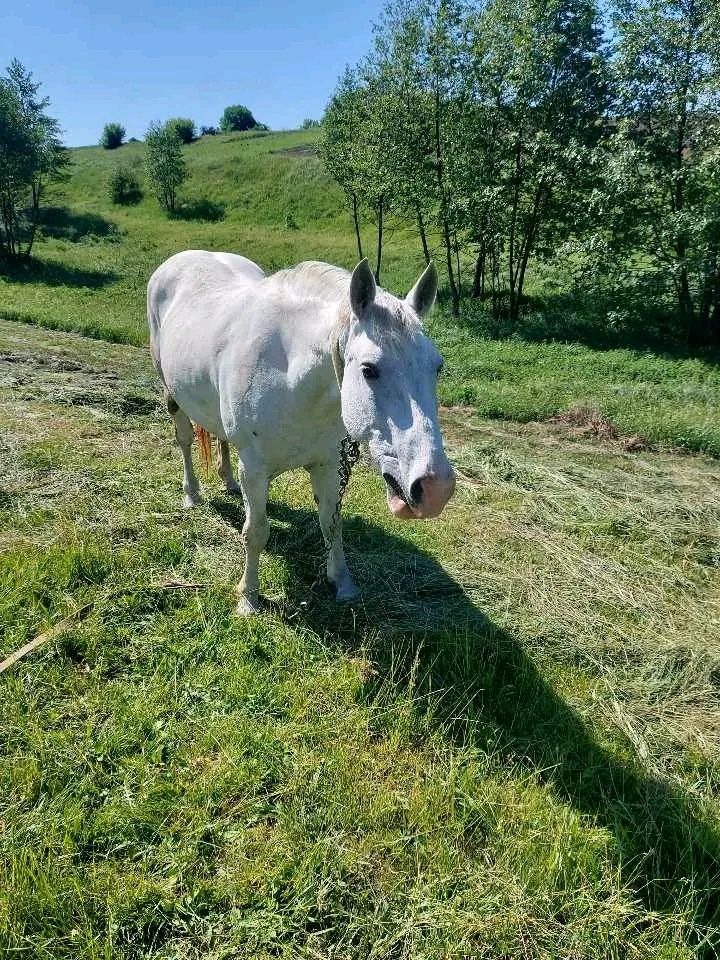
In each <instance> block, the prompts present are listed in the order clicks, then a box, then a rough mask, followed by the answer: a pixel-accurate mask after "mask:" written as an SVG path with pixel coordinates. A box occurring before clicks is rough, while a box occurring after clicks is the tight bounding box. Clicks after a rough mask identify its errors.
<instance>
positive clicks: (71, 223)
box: [0, 131, 720, 456]
mask: <svg viewBox="0 0 720 960" xmlns="http://www.w3.org/2000/svg"><path fill="white" fill-rule="evenodd" d="M315 138H316V133H315V132H313V131H305V132H290V133H273V134H268V135H265V136H258V135H257V134H235V135H229V136H224V135H219V136H215V137H205V138H203V139H201V140H199V141H197V142H196V143H194V144H191V145H190V146H188V147H186V148H185V153H186V157H187V162H188V167H189V170H190V173H191V177H190V180H189V181H188V183H187V185H186V186H185V187H184V188H183V191H182V200H183V205H182V207H181V209H180V211H179V216H178V217H177V218H175V219H169V218H168V217H167V216H166V215H165V214H164V212H163V211H162V210H161V208H160V207H159V205H158V203H157V202H156V201H155V199H154V198H153V197H152V196H149V195H146V196H145V198H144V199H143V201H142V202H141V203H140V204H139V205H138V206H135V207H127V208H123V207H118V206H114V205H113V204H112V203H111V202H110V199H109V195H108V186H107V184H108V178H109V175H110V172H111V170H112V169H113V167H114V166H115V165H116V164H118V163H120V162H122V163H126V164H128V165H135V166H137V167H138V169H139V171H140V172H142V170H141V167H142V151H143V146H142V144H126V145H125V146H123V147H121V148H120V149H119V150H115V151H107V150H103V149H102V148H100V147H85V148H81V149H78V150H73V151H72V159H73V165H72V168H71V175H70V179H69V180H68V182H67V183H65V184H63V185H61V186H60V187H56V188H54V191H53V195H52V197H51V199H50V202H51V204H52V206H51V209H50V210H49V211H48V213H47V215H46V221H47V222H46V226H45V239H43V240H42V242H41V243H39V244H38V247H37V250H36V253H37V259H36V261H34V262H33V263H32V264H31V265H29V266H27V267H21V268H18V269H16V270H14V271H10V272H9V273H8V272H7V271H5V272H4V273H3V271H2V270H0V316H5V317H9V318H13V319H20V320H26V321H28V322H30V323H37V324H41V325H43V326H46V327H51V328H55V329H63V330H76V331H80V332H82V333H85V334H89V335H91V336H95V337H100V338H103V339H109V340H115V341H119V342H124V343H131V344H142V343H144V342H145V341H146V338H147V331H146V322H145V286H146V283H147V279H148V277H149V276H150V274H151V273H152V271H153V270H154V269H155V267H156V266H157V265H158V264H159V263H161V262H162V261H163V260H164V259H165V258H166V257H168V256H169V255H170V254H172V253H175V252H177V251H178V250H183V249H188V248H193V247H195V248H197V247H201V248H207V249H211V250H212V249H216V250H217V249H221V250H233V251H236V252H238V253H243V254H245V255H246V256H249V257H251V258H252V259H254V260H256V261H257V262H259V263H260V264H261V265H262V266H263V267H264V268H265V269H266V270H274V269H277V268H279V267H282V266H287V265H289V264H292V263H296V262H298V261H299V260H303V259H321V260H328V261H330V262H333V263H338V264H342V265H344V266H347V267H352V266H353V265H354V263H355V261H356V256H357V255H356V249H355V242H354V237H353V232H352V228H351V222H350V218H349V214H348V212H347V210H346V209H345V206H344V204H343V198H342V196H341V194H340V191H339V190H338V188H337V186H336V185H335V184H333V183H332V181H331V180H329V178H328V177H327V175H326V174H325V172H324V171H323V168H322V165H321V164H320V161H319V160H318V159H317V158H316V157H315V156H314V152H313V144H314V141H315ZM365 242H366V248H367V251H368V252H369V253H372V244H373V233H372V229H371V228H370V226H368V227H367V229H366V230H365ZM421 266H422V256H421V251H420V246H419V242H418V241H417V239H416V237H414V236H413V235H412V233H408V231H407V230H405V229H400V228H393V227H392V226H391V227H390V229H389V230H388V238H387V242H386V253H385V266H384V271H383V282H384V284H385V285H386V286H388V287H389V288H390V289H393V290H395V291H397V292H400V291H402V290H405V289H408V288H409V286H410V284H411V283H412V282H413V281H414V279H415V277H416V276H417V274H418V272H419V271H420V269H421ZM561 279H562V278H560V280H561ZM547 311H549V313H551V314H552V316H548V315H547ZM545 320H547V321H548V326H549V327H550V328H551V329H552V331H553V333H554V334H555V336H556V337H558V338H559V339H560V340H561V341H562V340H563V339H566V338H567V339H568V340H569V341H570V342H569V343H563V342H542V341H543V337H544V333H543V325H542V324H543V323H544V322H545ZM541 321H542V322H541V324H540V326H539V327H538V326H537V324H536V325H535V327H532V325H526V327H525V328H523V330H520V331H518V332H516V333H515V334H514V336H513V337H512V338H511V339H500V340H497V339H486V338H483V337H481V336H480V335H479V327H478V324H477V322H476V320H475V319H473V317H472V315H468V316H465V317H463V318H462V319H461V320H460V321H455V320H452V318H450V317H449V315H448V314H447V312H446V311H445V310H444V308H443V307H442V305H441V307H440V309H439V310H438V311H436V314H435V316H434V318H433V320H432V321H431V324H430V326H431V330H432V332H433V334H434V335H435V337H436V338H437V340H438V341H439V343H440V345H441V347H442V348H443V350H444V352H445V354H446V360H447V365H446V375H445V377H444V379H443V381H442V384H441V395H442V399H443V400H444V402H445V403H446V404H448V405H465V406H471V407H472V408H473V409H474V410H475V411H476V412H477V413H478V414H479V415H481V416H486V417H494V418H504V419H509V420H517V421H520V422H529V421H532V420H546V419H548V418H551V417H554V416H558V415H565V414H567V412H568V411H571V416H573V417H574V416H576V415H577V414H576V412H575V411H576V410H577V409H578V408H579V409H581V410H590V411H598V412H599V413H600V414H601V415H602V416H603V417H604V418H606V419H609V420H610V421H612V422H613V423H614V424H615V426H616V428H617V430H618V431H619V432H620V433H622V434H624V435H627V436H635V435H640V436H642V437H643V438H645V439H647V440H648V441H650V442H654V443H661V444H668V445H671V446H676V447H682V448H685V449H690V450H702V451H707V452H709V453H712V454H713V455H716V456H720V403H718V398H719V397H720V373H719V372H718V362H717V361H718V357H717V355H716V354H709V353H705V354H697V355H695V356H692V355H689V354H686V353H685V352H684V351H682V350H679V351H678V350H675V351H674V352H667V350H662V351H660V352H657V351H653V350H650V349H642V348H641V349H638V348H634V349H629V348H626V347H615V348H613V349H609V348H608V346H609V344H608V343H605V344H603V345H602V346H601V347H598V346H593V345H591V343H589V342H587V340H588V338H586V337H584V336H581V335H578V332H577V323H576V321H577V316H576V314H572V313H568V308H567V305H565V306H564V307H563V308H562V309H560V308H555V309H554V310H553V308H546V315H545V316H544V318H543V317H541ZM603 322H604V321H603ZM573 338H574V339H573ZM592 339H593V337H590V340H592Z"/></svg>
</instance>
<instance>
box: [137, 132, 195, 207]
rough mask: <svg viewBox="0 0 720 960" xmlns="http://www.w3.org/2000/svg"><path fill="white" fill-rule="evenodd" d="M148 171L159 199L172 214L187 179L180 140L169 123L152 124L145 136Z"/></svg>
mask: <svg viewBox="0 0 720 960" xmlns="http://www.w3.org/2000/svg"><path fill="white" fill-rule="evenodd" d="M145 145H146V146H145V167H146V169H147V175H148V180H149V181H150V183H151V184H152V188H153V190H154V192H155V196H156V197H157V198H158V200H159V201H160V203H161V204H162V205H163V206H164V207H165V209H166V210H167V211H168V212H169V213H172V212H173V211H174V210H175V203H176V200H177V188H178V187H179V186H180V185H181V184H182V183H184V182H185V180H186V179H187V175H188V173H187V168H186V167H185V158H184V157H183V155H182V142H181V140H180V137H179V136H178V135H177V134H176V133H175V131H174V130H173V129H172V128H171V127H170V126H169V125H168V124H167V123H152V124H150V126H149V127H148V132H147V134H146V135H145Z"/></svg>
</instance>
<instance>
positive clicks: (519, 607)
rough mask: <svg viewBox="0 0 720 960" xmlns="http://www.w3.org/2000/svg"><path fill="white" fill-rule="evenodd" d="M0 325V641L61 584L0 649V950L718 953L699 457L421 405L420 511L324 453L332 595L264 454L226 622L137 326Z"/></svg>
mask: <svg viewBox="0 0 720 960" xmlns="http://www.w3.org/2000/svg"><path fill="white" fill-rule="evenodd" d="M0 353H1V355H2V361H0V437H1V438H2V444H3V455H2V459H1V460H0V489H1V490H2V499H1V502H0V543H1V544H2V555H1V558H0V565H1V566H2V572H1V573H0V584H1V585H2V586H1V588H0V624H2V633H0V657H1V656H2V655H4V654H6V653H9V652H10V651H12V650H14V649H16V648H18V647H19V646H20V645H21V644H23V643H24V642H25V641H27V640H28V639H29V638H32V637H33V636H35V635H36V634H37V633H38V632H39V631H41V630H43V629H45V628H47V627H48V626H50V625H52V624H54V623H57V622H59V621H60V620H62V618H63V617H65V616H66V615H67V614H68V613H69V612H71V611H73V610H75V609H78V608H79V607H80V606H82V605H83V604H86V603H91V604H92V607H91V610H90V612H89V614H88V615H87V616H86V617H85V618H84V619H82V620H81V621H80V622H78V623H77V624H75V625H74V626H73V627H71V628H70V629H68V630H66V631H65V632H64V633H63V634H62V635H61V636H59V637H57V638H56V639H53V640H51V641H49V642H48V643H47V644H46V645H45V646H44V647H42V648H41V649H40V650H38V651H36V652H35V653H33V654H31V655H29V656H28V657H27V658H26V659H24V660H22V661H21V662H20V663H18V664H17V665H16V666H15V667H13V668H12V669H11V670H10V671H8V672H7V673H5V674H3V676H2V677H1V678H0V686H1V688H2V692H1V693H0V953H1V954H2V955H3V956H8V957H28V958H30V957H32V958H46V960H50V958H52V960H60V958H68V960H69V958H72V960H76V958H82V960H89V958H93V960H94V958H110V957H112V958H122V960H131V958H132V960H135V958H158V960H159V958H163V960H166V958H183V960H184V958H200V957H202V958H203V960H220V958H228V957H248V958H250V957H252V958H270V957H278V956H280V957H306V958H327V960H330V958H338V957H342V958H353V960H354V958H358V960H366V958H369V957H372V958H387V960H391V958H392V960H395V958H400V957H407V958H413V960H415V958H423V960H425V958H427V960H441V958H442V960H445V958H458V960H459V958H461V957H473V958H475V957H478V958H482V957H487V958H493V960H494V958H498V957H508V958H514V957H537V958H541V957H542V958H546V957H557V958H568V957H573V958H598V960H601V958H602V960H606V958H610V957H617V958H626V957H633V958H658V960H659V958H663V960H667V958H690V957H695V956H706V957H711V956H715V955H716V950H717V949H718V948H719V946H720V944H719V941H718V929H719V924H720V906H719V904H720V899H719V898H720V875H719V874H720V868H719V866H718V864H719V863H720V804H719V803H718V797H719V796H720V791H719V788H720V723H719V716H718V708H717V684H718V670H719V669H720V631H719V630H718V627H719V625H720V593H719V591H718V581H717V569H718V564H720V542H719V540H718V537H717V536H716V534H717V530H718V522H719V521H720V504H719V503H718V499H717V489H718V482H720V470H719V469H718V466H717V463H716V462H714V461H712V460H710V459H703V458H701V457H692V456H683V457H678V456H676V455H673V454H672V453H669V452H646V453H643V454H639V455H638V454H632V455H630V454H627V453H625V452H624V451H623V449H622V445H621V443H620V442H619V441H615V440H608V441H601V440H600V439H598V438H596V437H593V436H591V435H586V434H584V433H583V432H582V431H578V430H572V429H570V428H568V427H567V426H565V425H563V424H557V425H552V426H543V425H539V424H529V425H513V424H510V423H507V422H503V421H495V422H492V421H485V420H481V419H480V418H478V417H477V416H476V415H475V414H474V413H473V412H472V411H468V410H463V409H457V410H454V411H450V412H448V413H447V414H446V415H445V419H444V426H445V432H446V435H447V439H448V447H449V451H450V454H451V457H452V459H453V460H454V462H455V463H456V464H457V466H458V469H459V471H460V477H461V483H460V488H459V490H458V494H457V496H456V498H455V499H454V500H453V502H452V504H451V506H450V508H449V509H448V511H446V513H445V514H444V516H443V519H442V521H440V522H437V523H427V524H399V523H397V522H396V521H393V520H392V518H391V517H390V516H389V514H387V512H386V511H385V510H384V509H383V508H382V506H381V505H382V500H383V492H382V489H381V487H382V483H381V481H380V480H379V479H378V478H377V477H375V476H374V475H373V474H371V473H369V472H368V471H367V470H365V469H363V468H359V469H358V471H357V473H356V474H355V476H354V478H353V480H352V482H351V485H350V488H349V491H348V500H347V505H346V510H345V513H346V523H347V528H346V540H347V545H348V552H349V561H350V564H351V566H352V568H353V570H354V572H355V575H356V579H357V580H358V582H359V585H360V587H361V590H362V595H363V597H362V602H361V603H359V604H358V605H357V606H356V607H355V608H354V609H349V608H347V607H338V606H336V605H335V604H334V603H333V602H332V601H330V600H329V599H328V597H327V596H326V595H325V594H323V593H322V592H321V593H320V594H318V595H317V596H316V597H315V598H314V599H313V600H312V601H311V602H310V604H309V605H307V606H301V605H300V604H301V601H302V600H306V599H307V590H308V587H309V585H310V584H311V583H312V581H313V580H314V577H315V571H316V566H317V562H318V560H319V558H320V556H321V552H322V548H321V542H320V537H319V532H318V530H317V525H316V521H315V517H314V507H313V504H312V498H311V491H310V488H309V484H308V482H307V481H306V479H305V477H304V475H302V474H289V475H286V476H284V477H281V478H280V479H278V480H277V481H276V482H275V483H274V484H273V488H272V491H271V506H270V516H271V528H272V532H271V539H270V543H269V552H268V554H267V555H266V557H265V559H264V560H263V563H262V567H261V583H262V590H263V593H264V595H265V596H266V598H267V611H266V613H265V614H264V615H263V617H261V618H254V619H251V620H238V619H237V618H235V617H234V616H233V607H234V594H233V586H234V584H235V582H236V580H237V578H238V576H239V571H240V565H241V561H242V548H241V545H240V535H239V530H240V526H241V523H242V511H241V509H239V508H238V505H237V502H236V501H235V500H233V499H231V498H228V497H227V496H226V495H224V494H222V493H220V492H219V491H220V487H219V484H218V483H217V482H216V481H215V479H213V478H210V479H208V480H207V481H206V484H205V486H206V490H207V497H208V499H207V500H206V503H205V505H204V506H202V507H201V508H199V509H198V510H196V511H192V512H189V513H188V512H184V511H181V510H180V509H179V504H180V465H179V457H178V455H177V453H176V452H175V451H173V449H172V446H171V444H170V435H171V430H170V424H169V421H168V419H167V417H166V416H164V415H163V414H162V410H161V408H160V405H159V403H157V399H156V398H157V390H156V385H155V382H154V377H153V375H152V373H151V371H150V365H149V361H148V357H147V353H146V351H145V350H144V349H138V348H134V347H132V346H124V345H113V344H103V343H100V342H97V341H92V340H88V339H85V338H81V337H75V336H72V335H68V334H62V333H52V332H48V331H44V330H41V329H39V328H33V327H29V326H23V325H19V324H16V323H0ZM178 580H180V581H185V582H189V583H193V584H197V585H198V589H191V590H176V589H171V588H170V587H169V586H168V584H171V583H172V582H175V581H178Z"/></svg>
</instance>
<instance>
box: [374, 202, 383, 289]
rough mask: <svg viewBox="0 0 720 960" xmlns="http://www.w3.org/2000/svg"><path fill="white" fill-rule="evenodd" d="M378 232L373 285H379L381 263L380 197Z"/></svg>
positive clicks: (381, 210) (381, 223) (381, 205)
mask: <svg viewBox="0 0 720 960" xmlns="http://www.w3.org/2000/svg"><path fill="white" fill-rule="evenodd" d="M377 218H378V232H377V263H376V266H375V283H378V284H379V283H380V264H381V263H382V245H383V198H382V197H380V203H379V204H378V214H377Z"/></svg>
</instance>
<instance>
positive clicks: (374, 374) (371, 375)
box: [361, 363, 380, 380]
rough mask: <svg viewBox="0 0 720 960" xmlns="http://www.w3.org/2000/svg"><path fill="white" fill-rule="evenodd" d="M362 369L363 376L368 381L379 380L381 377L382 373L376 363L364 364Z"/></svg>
mask: <svg viewBox="0 0 720 960" xmlns="http://www.w3.org/2000/svg"><path fill="white" fill-rule="evenodd" d="M361 369H362V375H363V376H364V377H365V379H366V380H377V378H378V377H379V376H380V371H379V370H378V368H377V367H376V366H375V364H374V363H364V364H363V365H362V367H361Z"/></svg>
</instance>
